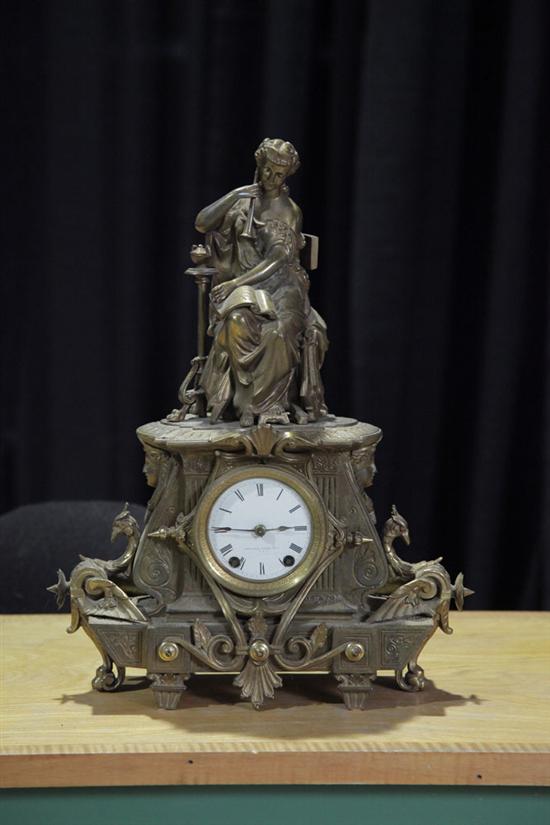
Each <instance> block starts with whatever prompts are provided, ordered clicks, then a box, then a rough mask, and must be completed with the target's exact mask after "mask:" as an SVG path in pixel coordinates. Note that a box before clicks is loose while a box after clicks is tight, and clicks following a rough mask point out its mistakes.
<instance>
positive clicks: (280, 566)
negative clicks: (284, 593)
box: [207, 476, 312, 582]
mask: <svg viewBox="0 0 550 825" xmlns="http://www.w3.org/2000/svg"><path fill="white" fill-rule="evenodd" d="M207 535H208V541H209V544H210V547H211V548H212V552H213V555H214V557H215V559H216V561H217V562H218V564H219V565H220V566H221V567H222V568H223V569H224V570H226V571H227V572H228V573H230V574H231V575H232V576H235V577H237V578H240V579H243V580H244V581H249V582H269V581H274V580H276V579H280V578H282V577H284V576H287V575H288V574H289V573H291V572H292V571H294V570H296V568H298V567H299V566H300V565H301V564H302V563H303V561H304V559H305V558H306V556H307V554H308V550H309V548H310V545H311V541H312V519H311V513H310V511H309V509H308V506H307V504H306V502H305V501H304V499H303V498H302V496H301V495H300V493H299V492H297V491H296V490H295V489H294V488H293V487H291V486H290V485H289V484H286V483H285V482H284V481H282V480H279V479H277V478H269V477H262V476H258V477H256V476H254V477H250V478H245V479H242V480H240V481H238V482H235V483H234V484H231V486H228V487H226V489H225V490H224V491H223V492H222V493H221V494H220V495H219V496H218V497H217V498H216V500H215V501H214V503H213V505H212V508H211V510H210V514H209V516H208V521H207Z"/></svg>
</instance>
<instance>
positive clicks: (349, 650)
mask: <svg viewBox="0 0 550 825" xmlns="http://www.w3.org/2000/svg"><path fill="white" fill-rule="evenodd" d="M344 654H345V656H346V659H348V660H349V661H350V662H360V661H361V659H363V657H364V656H365V646H364V645H362V644H361V643H360V642H350V643H349V644H348V645H346V649H345V651H344Z"/></svg>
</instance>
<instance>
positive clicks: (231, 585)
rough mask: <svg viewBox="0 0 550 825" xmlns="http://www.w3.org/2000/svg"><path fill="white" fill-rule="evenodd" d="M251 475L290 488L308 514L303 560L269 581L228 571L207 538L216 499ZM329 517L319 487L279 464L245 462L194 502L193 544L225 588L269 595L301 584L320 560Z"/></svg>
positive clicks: (325, 539) (254, 594)
mask: <svg viewBox="0 0 550 825" xmlns="http://www.w3.org/2000/svg"><path fill="white" fill-rule="evenodd" d="M251 478H269V479H275V480H276V481H280V482H281V483H283V484H287V485H288V486H289V487H292V489H293V490H295V491H296V492H297V493H298V494H299V495H300V496H301V497H302V498H303V500H304V503H305V504H306V506H307V507H308V509H309V512H310V516H311V542H310V545H309V549H308V551H307V553H306V556H305V558H304V560H303V561H302V562H301V563H300V565H299V566H298V567H297V568H296V569H295V570H293V571H292V572H291V573H287V574H286V575H284V576H281V577H280V578H278V579H271V580H270V581H268V582H255V581H249V580H245V579H242V578H240V577H239V576H237V575H236V574H234V573H229V572H228V571H227V570H225V569H224V568H223V567H222V566H221V565H220V564H219V562H218V560H217V558H216V556H215V555H214V551H213V550H212V547H211V546H210V541H209V538H208V518H209V516H210V512H211V510H212V508H213V506H214V504H215V503H216V501H217V500H218V498H219V497H220V496H221V495H222V494H223V493H224V492H225V490H227V488H228V487H231V486H232V485H233V484H237V483H238V482H239V481H245V480H249V479H251ZM327 536H328V518H327V514H326V509H325V505H324V502H323V499H322V497H321V494H320V493H319V492H318V490H317V489H316V488H315V487H314V486H313V485H312V484H311V483H310V482H309V481H308V480H307V479H306V478H304V477H303V476H301V475H298V474H297V473H295V472H292V471H291V470H287V469H283V468H282V467H268V466H265V465H261V466H258V465H257V464H247V465H246V466H245V467H237V468H235V469H233V470H228V471H227V472H226V473H224V474H223V475H222V476H219V478H217V479H215V480H214V481H213V482H212V484H210V485H209V487H208V488H207V489H206V491H205V492H204V493H203V496H202V498H201V499H200V501H199V503H198V505H197V512H196V515H195V519H194V524H193V529H192V539H193V544H194V546H195V549H196V551H197V553H199V554H200V555H201V557H202V559H203V561H204V563H205V565H206V567H207V569H208V571H209V572H210V573H211V574H212V576H213V577H214V578H215V579H216V581H218V582H219V583H220V584H223V585H224V587H226V588H227V589H228V590H231V591H232V592H234V593H239V594H240V595H244V596H272V595H274V594H276V593H282V592H284V591H285V590H290V589H291V588H292V587H295V586H296V585H297V584H300V582H302V581H303V580H304V579H305V578H307V576H308V575H309V574H310V573H311V571H312V570H313V569H314V567H315V566H316V565H317V563H318V562H319V561H320V560H321V558H322V556H323V553H324V552H325V549H326V544H327Z"/></svg>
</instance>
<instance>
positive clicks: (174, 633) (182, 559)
mask: <svg viewBox="0 0 550 825" xmlns="http://www.w3.org/2000/svg"><path fill="white" fill-rule="evenodd" d="M255 159H256V173H255V176H254V182H253V183H252V184H250V185H246V186H241V187H238V188H236V189H234V190H232V191H231V192H229V193H227V194H226V195H224V196H223V197H221V198H219V199H218V200H217V201H215V202H214V203H213V204H210V205H209V206H207V207H205V208H204V209H203V210H201V212H199V214H198V216H197V220H196V228H197V230H198V231H199V232H201V233H203V234H204V235H205V242H204V244H200V245H197V246H195V247H193V249H192V252H191V258H192V261H193V266H192V267H191V268H190V269H188V270H187V272H188V274H189V275H190V276H191V277H192V278H193V279H194V280H195V282H196V285H197V289H198V335H197V338H198V341H197V355H196V357H195V358H193V360H192V362H191V368H190V370H189V372H188V373H187V375H186V376H185V378H184V380H183V382H182V384H181V387H180V389H179V402H180V403H179V406H178V407H177V408H176V409H174V410H173V411H172V412H171V413H169V414H168V415H167V416H166V417H165V418H163V419H162V420H160V421H157V422H153V423H150V424H145V425H144V426H142V427H140V428H139V429H138V438H139V440H140V442H141V444H142V446H143V449H144V452H145V467H144V470H145V473H146V476H147V480H148V483H149V484H150V486H151V487H153V488H154V492H153V495H152V497H151V499H150V501H149V504H148V508H147V514H146V517H145V522H144V524H143V526H142V527H141V528H140V526H139V525H138V524H137V522H136V520H135V519H134V518H133V516H132V515H131V514H130V512H129V510H128V507H127V506H126V507H124V508H123V509H122V511H121V512H120V513H119V515H118V516H117V517H116V518H115V521H114V524H113V532H112V538H113V539H114V538H116V537H117V536H119V535H121V534H123V535H125V536H126V548H125V550H124V552H123V553H122V555H120V556H119V557H118V558H115V559H111V560H108V561H107V560H101V559H92V558H82V560H81V561H80V563H79V564H77V565H76V567H75V568H74V570H73V571H72V573H71V575H70V578H69V580H67V579H66V578H65V576H64V574H63V573H62V572H61V571H59V573H58V582H57V584H56V585H54V586H53V587H52V588H50V589H51V590H52V591H54V592H55V593H56V595H57V600H58V604H59V605H61V604H63V602H64V600H65V598H66V596H67V595H69V596H70V602H71V625H70V627H69V631H71V632H72V631H75V630H76V629H77V628H78V627H82V628H83V629H84V630H85V631H86V633H87V634H88V635H89V636H90V637H91V638H92V639H93V641H94V642H95V644H96V646H97V647H98V649H99V650H100V651H101V655H102V659H103V661H102V664H101V665H100V666H99V668H98V669H97V672H96V675H95V677H94V679H93V686H94V687H95V688H96V689H97V690H104V691H113V690H116V689H117V688H119V687H120V686H121V685H122V684H123V682H124V679H125V668H126V667H139V668H144V669H145V671H146V676H147V684H149V685H150V686H151V688H152V690H153V693H154V695H155V698H156V701H157V703H158V705H159V706H160V707H162V708H166V709H175V708H176V707H177V706H178V703H179V701H180V698H181V695H182V693H183V691H184V690H185V688H186V682H187V681H188V680H189V678H190V677H191V676H192V674H194V673H214V672H218V673H220V672H222V673H223V672H225V673H231V674H234V681H235V684H236V685H237V686H239V687H240V689H241V695H242V697H243V698H245V699H249V700H250V702H251V703H252V705H253V706H254V707H255V708H259V707H261V706H262V705H263V704H264V702H265V700H266V699H272V698H273V697H274V695H275V689H276V688H277V687H279V686H280V685H281V684H282V677H283V676H284V674H285V673H289V672H293V673H296V672H308V671H311V672H317V673H318V672H319V671H324V672H331V673H333V674H334V676H335V679H336V680H337V683H338V686H339V689H340V691H341V694H342V697H343V700H344V702H345V704H346V706H347V707H348V708H350V709H354V708H363V707H364V706H365V702H366V699H367V697H368V694H369V692H370V691H371V690H372V687H373V682H374V680H375V679H376V676H377V673H378V672H379V671H387V670H391V671H393V672H394V673H395V678H396V681H397V684H398V686H399V687H400V688H402V689H403V690H407V691H416V690H421V689H422V688H423V686H424V673H423V670H422V668H421V666H420V665H419V664H418V656H419V653H420V651H421V650H422V648H423V647H424V645H425V644H426V642H427V641H428V640H429V638H430V637H431V636H432V635H433V633H434V632H435V631H436V629H437V628H438V627H439V628H441V629H442V630H443V631H444V632H446V633H450V632H451V631H450V628H449V619H448V615H449V607H450V603H451V600H453V599H454V601H455V603H456V605H457V607H458V608H459V609H461V608H462V605H463V600H464V596H465V595H468V593H469V592H471V591H468V590H467V588H465V587H464V585H463V580H462V575H459V576H458V577H457V578H456V580H455V581H454V583H452V582H451V580H450V577H449V574H448V573H447V571H446V570H445V568H444V567H443V566H442V564H441V559H435V560H432V561H420V562H416V563H411V562H407V561H405V560H403V559H401V558H400V557H399V555H398V553H397V550H396V548H395V547H394V545H395V543H396V541H397V540H398V539H401V540H402V541H403V542H404V543H406V544H408V543H409V531H408V525H407V522H406V520H405V519H404V518H403V516H402V515H400V514H399V512H398V511H397V510H396V508H395V507H394V508H393V509H392V512H391V514H390V516H389V518H388V519H387V521H386V522H385V524H384V526H383V528H382V531H381V534H379V532H378V530H377V527H376V516H375V511H374V506H373V502H372V500H371V498H370V496H369V494H368V491H369V488H370V487H371V485H372V483H373V479H374V473H375V465H374V454H375V450H376V446H377V444H378V442H379V441H380V439H381V437H382V433H381V431H380V429H379V428H378V427H375V426H373V425H371V424H366V423H363V422H360V421H357V420H355V419H353V418H344V417H337V416H334V415H332V414H330V413H329V411H328V410H327V407H326V405H325V400H324V389H323V384H322V380H321V366H322V362H323V358H324V355H325V352H326V349H327V346H328V339H327V332H326V325H325V323H324V321H323V319H322V318H321V316H320V315H319V313H318V312H316V311H315V309H314V308H313V307H312V306H311V304H310V303H309V297H308V286H309V275H308V271H312V270H314V269H315V268H316V266H317V249H318V242H317V239H316V238H315V237H314V236H310V235H306V234H305V233H304V232H303V231H302V214H301V211H300V209H299V207H298V206H297V204H296V203H295V202H294V201H293V200H292V199H291V197H290V195H289V190H288V186H287V185H286V183H285V181H286V180H287V179H288V178H289V176H290V175H292V174H293V173H294V172H296V170H297V169H298V166H299V158H298V153H297V152H296V149H295V148H294V147H293V146H292V144H291V143H289V142H287V141H284V140H281V139H271V138H266V139H265V140H264V141H262V143H261V144H260V146H259V147H258V149H257V151H256V153H255ZM209 339H210V341H211V343H210V346H209V347H208V346H207V340H209ZM312 678H314V677H313V676H312ZM191 687H192V683H191ZM212 690H213V691H214V690H215V682H214V681H213V682H212Z"/></svg>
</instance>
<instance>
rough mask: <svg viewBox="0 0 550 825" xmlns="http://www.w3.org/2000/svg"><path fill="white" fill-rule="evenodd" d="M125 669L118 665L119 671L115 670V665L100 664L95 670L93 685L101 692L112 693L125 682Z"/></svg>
mask: <svg viewBox="0 0 550 825" xmlns="http://www.w3.org/2000/svg"><path fill="white" fill-rule="evenodd" d="M124 676H125V669H124V668H123V667H118V666H117V672H116V673H115V672H114V670H113V666H112V665H110V666H107V665H100V666H99V667H98V669H97V670H96V672H95V676H94V678H93V679H92V687H93V689H94V690H98V691H100V692H101V693H103V692H106V693H112V692H113V691H115V690H118V688H119V687H120V686H121V685H122V684H123V683H124Z"/></svg>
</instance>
